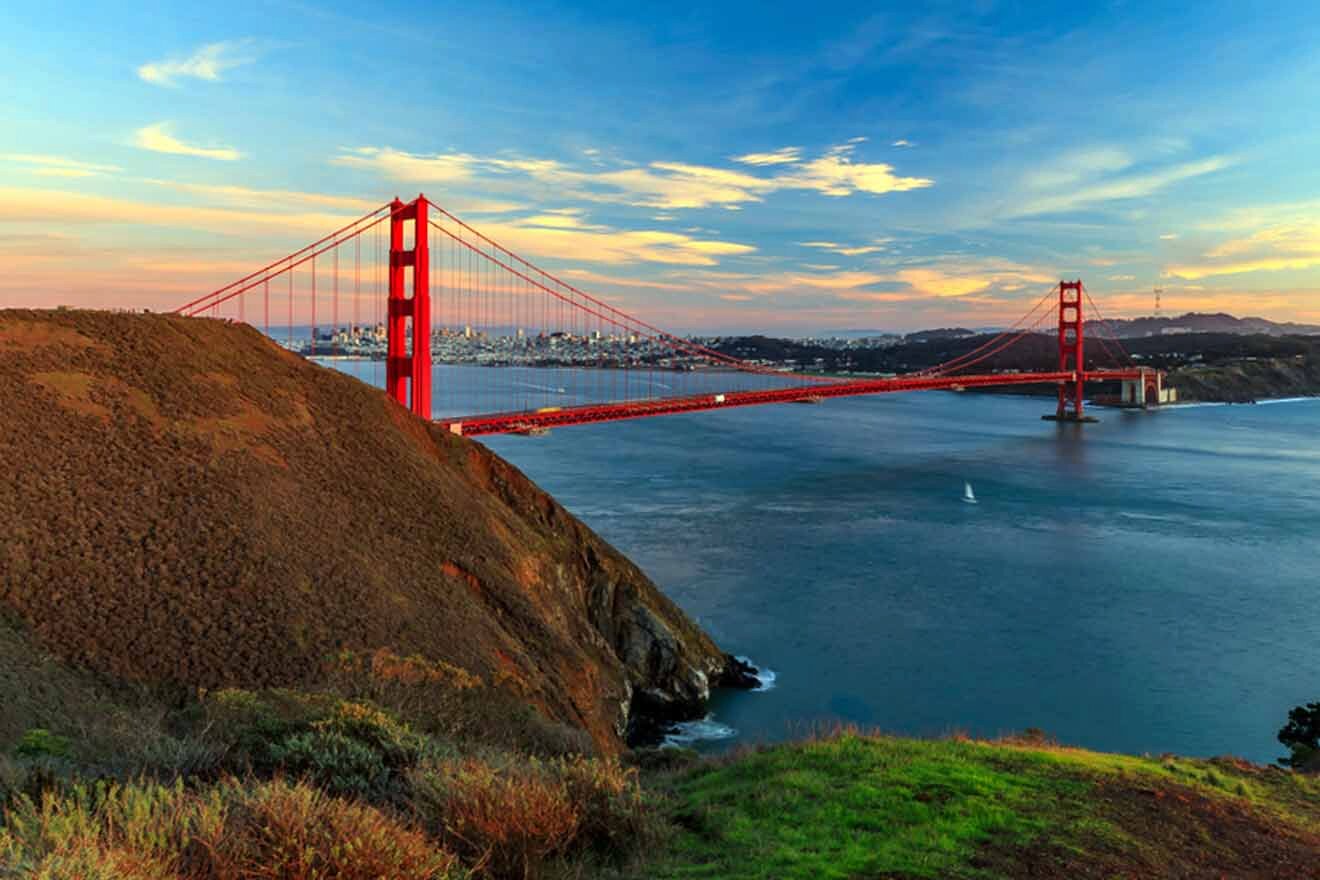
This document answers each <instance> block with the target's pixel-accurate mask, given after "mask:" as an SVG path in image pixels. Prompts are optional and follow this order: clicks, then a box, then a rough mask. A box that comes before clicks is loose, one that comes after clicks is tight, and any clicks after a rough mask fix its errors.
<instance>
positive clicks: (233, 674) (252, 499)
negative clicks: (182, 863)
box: [0, 311, 739, 751]
mask: <svg viewBox="0 0 1320 880" xmlns="http://www.w3.org/2000/svg"><path fill="white" fill-rule="evenodd" d="M0 412H3V413H4V418H3V419H0V461H3V462H5V465H6V475H5V479H3V480H0V522H4V523H5V528H4V529H3V530H0V613H7V614H9V615H12V616H13V618H15V619H16V620H17V621H19V622H21V624H22V625H23V626H24V627H25V631H26V632H28V633H30V634H31V636H32V637H33V638H35V639H36V640H38V642H39V643H40V645H41V647H42V648H44V649H45V650H48V651H50V652H51V653H52V654H54V655H57V656H58V657H59V658H60V659H62V660H63V661H65V662H68V663H70V664H73V665H75V666H79V667H82V668H85V669H88V670H90V671H92V672H94V673H96V674H98V675H100V676H103V677H105V678H107V679H112V680H121V681H142V682H165V683H170V684H182V685H187V686H191V687H204V688H213V687H224V686H238V687H268V686H296V687H313V686H315V685H316V684H317V683H318V681H321V680H322V679H323V677H324V676H325V674H326V663H327V658H333V657H336V656H339V655H341V654H342V653H343V652H358V653H361V652H373V651H374V652H379V651H387V652H389V653H390V655H392V656H398V657H419V658H421V659H423V660H428V661H437V662H439V661H442V662H443V663H444V664H447V665H448V666H449V667H453V668H456V669H458V670H461V671H462V672H463V673H466V674H467V675H470V676H471V677H473V680H477V681H480V682H481V685H482V686H485V687H490V688H498V689H500V690H501V691H505V692H508V693H511V694H515V695H516V696H517V697H518V698H520V699H522V700H524V701H525V702H527V703H529V704H531V705H532V706H534V707H535V708H536V709H537V710H538V711H540V712H541V713H542V714H543V715H545V716H546V717H547V718H550V719H552V720H555V721H559V722H563V723H565V724H570V725H573V726H576V727H578V728H581V729H583V730H585V731H587V732H588V733H589V734H590V736H591V738H592V740H593V741H594V742H595V744H596V746H597V747H598V748H599V749H601V750H603V751H616V750H618V749H620V748H622V747H623V741H624V737H625V735H626V734H627V732H628V730H629V729H630V727H633V728H635V727H636V726H637V725H638V723H639V721H638V719H639V717H640V716H641V715H651V716H654V717H662V718H687V717H695V716H697V715H700V714H701V712H702V711H703V710H704V704H705V701H706V699H707V697H708V696H709V693H710V689H711V688H712V687H716V686H720V685H722V684H724V683H731V684H732V683H736V682H737V681H738V676H739V673H738V668H739V667H738V665H737V664H736V662H735V661H732V660H731V658H729V657H727V656H726V655H725V654H724V653H723V652H722V651H720V649H719V648H718V647H716V645H715V644H714V643H713V642H712V641H711V640H710V639H709V638H708V637H707V636H706V635H705V634H704V633H702V632H701V630H700V629H698V628H697V627H696V626H695V625H694V624H693V623H692V621H691V620H689V619H688V618H687V617H686V616H685V615H684V614H683V613H682V611H681V610H680V609H678V608H677V607H676V606H675V605H674V604H673V603H672V602H670V601H669V600H668V599H667V598H666V597H665V596H664V595H663V594H662V593H661V592H660V591H659V590H658V589H657V588H656V586H655V585H654V584H653V583H651V581H650V580H649V579H648V578H647V577H646V576H645V575H644V574H643V573H642V572H641V571H639V570H638V569H637V567H636V566H635V565H633V564H632V563H631V562H629V561H628V560H627V559H625V558H624V557H623V556H622V555H621V554H619V553H618V552H617V551H616V550H615V549H614V548H612V547H611V546H610V545H609V544H607V543H606V542H605V541H603V540H601V539H600V538H599V537H598V536H596V535H595V534H594V533H592V532H591V530H590V529H588V528H587V527H586V526H585V525H583V524H582V523H581V522H579V521H578V520H576V519H575V518H574V517H573V516H571V515H570V514H569V513H568V512H567V511H566V510H564V508H563V507H561V506H560V505H559V504H558V503H556V502H555V501H554V499H552V498H550V497H549V496H548V495H546V494H545V493H544V492H542V491H541V490H540V489H539V488H537V487H536V486H535V485H534V484H533V483H532V482H531V481H530V480H528V479H527V477H526V476H524V475H523V474H522V473H520V472H519V471H518V470H517V469H516V468H514V467H512V466H511V465H509V464H508V463H507V462H505V461H503V460H502V459H500V458H499V457H498V456H496V455H494V454H493V453H492V452H490V450H488V449H487V448H486V447H484V446H482V445H480V444H478V443H474V442H472V441H469V440H466V439H463V438H460V437H454V436H452V435H450V434H448V433H445V432H443V431H441V430H439V429H438V428H435V427H434V426H431V425H428V424H426V423H424V422H422V421H419V420H418V419H416V418H414V417H413V416H412V415H410V414H409V413H408V412H406V411H405V410H404V409H403V408H401V407H399V406H398V405H396V404H395V403H393V402H392V401H390V400H388V399H387V398H385V396H384V395H382V394H381V393H380V392H378V391H376V390H374V389H372V388H369V387H368V386H366V385H364V384H362V383H360V382H358V381H356V380H354V379H351V378H349V377H347V376H344V375H342V374H340V373H337V372H335V371H332V370H328V369H323V368H321V367H318V366H315V365H313V364H310V363H308V362H306V361H304V360H302V359H301V358H298V357H296V356H294V355H292V354H289V353H288V352H285V351H283V350H282V349H280V348H279V347H278V346H276V345H274V344H273V343H271V342H270V341H269V340H267V339H265V338H264V337H263V336H261V334H259V333H258V332H257V331H255V330H254V329H252V328H250V327H246V326H241V325H232V324H227V323H224V322H220V321H213V320H205V319H185V318H177V317H170V316H159V315H128V314H108V313H95V312H76V311H67V312H12V311H11V312H0ZM0 672H3V670H0Z"/></svg>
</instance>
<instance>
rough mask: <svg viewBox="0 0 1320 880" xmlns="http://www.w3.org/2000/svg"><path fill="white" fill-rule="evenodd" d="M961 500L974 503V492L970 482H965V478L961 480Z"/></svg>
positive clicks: (964, 502) (965, 502)
mask: <svg viewBox="0 0 1320 880" xmlns="http://www.w3.org/2000/svg"><path fill="white" fill-rule="evenodd" d="M962 500H963V504H975V503H976V493H974V492H973V491H972V484H971V483H969V482H967V481H966V480H963V496H962Z"/></svg>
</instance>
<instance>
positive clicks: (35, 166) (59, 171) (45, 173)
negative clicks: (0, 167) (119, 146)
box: [0, 153, 122, 177]
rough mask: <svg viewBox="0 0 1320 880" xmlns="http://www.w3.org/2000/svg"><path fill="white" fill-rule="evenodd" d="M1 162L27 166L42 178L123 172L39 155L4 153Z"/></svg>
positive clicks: (113, 167)
mask: <svg viewBox="0 0 1320 880" xmlns="http://www.w3.org/2000/svg"><path fill="white" fill-rule="evenodd" d="M0 162H11V163H14V164H17V165H22V166H25V167H27V168H29V169H30V170H31V172H32V173H33V174H37V175H40V176H42V177H95V176H97V175H101V174H110V173H112V172H115V171H120V170H122V169H121V168H120V167H119V166H118V165H107V164H105V163H101V162H83V161H81V160H79V159H70V158H68V157H67V156H52V155H49V154H39V153H4V154H0Z"/></svg>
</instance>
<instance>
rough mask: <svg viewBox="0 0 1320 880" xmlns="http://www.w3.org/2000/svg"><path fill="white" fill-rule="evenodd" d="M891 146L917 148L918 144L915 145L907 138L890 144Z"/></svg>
mask: <svg viewBox="0 0 1320 880" xmlns="http://www.w3.org/2000/svg"><path fill="white" fill-rule="evenodd" d="M889 146H891V147H915V146H916V144H914V143H913V142H912V141H910V140H908V139H907V138H899V139H898V140H896V141H894V142H893V143H892V144H890V145H889Z"/></svg>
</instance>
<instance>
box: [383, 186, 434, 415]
mask: <svg viewBox="0 0 1320 880" xmlns="http://www.w3.org/2000/svg"><path fill="white" fill-rule="evenodd" d="M426 208H427V202H426V197H425V196H418V197H417V198H416V199H415V200H414V201H412V202H410V203H408V204H406V205H405V204H404V203H403V202H401V201H399V199H397V198H396V199H395V200H394V201H393V202H391V203H390V266H389V287H390V295H389V307H388V310H389V311H388V320H387V322H386V327H385V329H386V357H385V393H386V394H388V395H389V396H390V397H392V398H394V399H395V400H396V401H398V402H399V404H400V405H401V406H406V407H408V408H409V409H410V410H412V412H413V414H415V415H417V416H420V417H422V418H424V419H426V420H428V421H429V420H430V418H431V278H430V266H431V254H430V249H429V247H428V244H427V241H428V239H427V231H428V223H427V216H426V215H427V211H426ZM408 221H412V224H413V246H412V247H411V248H405V247H404V246H403V245H404V224H405V223H407V222H408ZM408 269H412V296H411V297H409V296H408V293H407V270H408ZM410 322H411V328H410V327H409V324H410ZM410 330H411V332H410ZM409 337H411V340H410V339H409ZM409 341H411V343H412V345H411V347H410V346H409V345H408V343H409ZM410 391H411V394H410V393H409V392H410Z"/></svg>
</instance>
